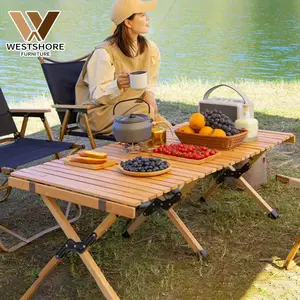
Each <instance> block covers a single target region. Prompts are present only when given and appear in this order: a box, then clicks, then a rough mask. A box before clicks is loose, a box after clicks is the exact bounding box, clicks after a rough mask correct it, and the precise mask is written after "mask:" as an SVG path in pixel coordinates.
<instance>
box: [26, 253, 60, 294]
mask: <svg viewBox="0 0 300 300" xmlns="http://www.w3.org/2000/svg"><path fill="white" fill-rule="evenodd" d="M61 261H62V259H57V258H56V257H55V256H53V257H52V258H51V260H50V261H49V262H48V263H47V265H46V266H45V267H44V268H43V269H42V271H41V272H40V273H39V275H38V278H37V279H36V280H35V282H34V283H33V284H32V286H31V287H30V288H29V289H28V290H27V291H26V293H25V294H24V295H23V296H22V297H21V300H27V299H30V298H31V297H32V295H33V294H34V293H35V292H36V290H37V289H38V287H39V286H40V284H41V283H42V282H43V281H44V280H45V279H46V277H47V276H48V275H49V274H50V273H51V272H52V271H53V270H54V269H55V267H56V266H57V265H58V264H59V263H60V262H61Z"/></svg>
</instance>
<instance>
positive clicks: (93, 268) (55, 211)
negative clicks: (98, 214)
mask: <svg viewBox="0 0 300 300" xmlns="http://www.w3.org/2000/svg"><path fill="white" fill-rule="evenodd" d="M42 198H43V200H44V202H45V204H46V206H47V207H48V209H49V210H50V212H51V213H52V215H53V216H54V218H55V219H56V221H57V223H58V224H59V225H60V227H61V228H62V230H63V231H64V233H65V235H66V236H67V237H68V238H69V239H72V240H73V241H74V242H77V243H79V242H81V240H80V238H79V236H78V235H77V233H76V232H75V230H74V229H73V227H72V226H71V225H70V224H69V222H68V220H67V218H66V217H65V215H64V214H63V212H62V211H61V209H60V207H59V206H58V205H57V203H56V201H55V199H53V198H51V197H46V196H42ZM116 220H117V216H116V215H114V214H109V215H108V216H107V217H106V218H105V220H104V221H103V222H102V223H101V224H100V225H99V226H98V227H97V228H96V229H95V231H94V234H95V235H96V239H99V238H100V237H101V235H103V234H104V233H105V231H106V230H107V229H108V228H109V227H110V226H111V225H112V224H113V223H114V222H115V221H116ZM88 250H89V247H88V248H87V249H86V250H85V251H84V252H83V253H79V256H80V258H81V259H82V261H83V262H84V264H85V265H86V267H87V269H88V270H89V272H90V273H91V275H92V276H93V278H94V279H95V281H96V283H97V285H98V287H99V288H100V290H101V292H102V293H103V295H104V296H105V297H106V298H107V299H119V297H118V295H117V294H116V292H115V291H114V290H113V288H112V287H111V286H110V284H109V283H108V281H107V280H106V278H105V276H104V275H103V273H102V272H101V270H100V268H99V267H98V265H97V264H96V262H95V261H94V259H93V258H92V256H91V254H90V253H89V251H88ZM61 260H62V259H61V258H57V257H56V256H55V257H53V258H52V259H51V260H50V261H49V263H48V264H47V265H46V266H45V267H44V269H43V270H42V271H41V273H40V275H39V278H38V279H37V280H36V281H35V282H34V284H33V285H32V286H31V287H30V288H29V290H28V291H27V292H26V293H25V294H24V296H23V297H22V300H25V299H29V298H30V297H31V296H32V295H33V293H34V292H35V291H36V290H37V288H38V286H39V285H40V283H41V282H42V281H43V280H44V279H45V277H46V276H47V275H48V274H49V273H50V272H51V271H52V270H53V269H54V268H55V267H56V266H57V265H58V263H59V262H60V261H61Z"/></svg>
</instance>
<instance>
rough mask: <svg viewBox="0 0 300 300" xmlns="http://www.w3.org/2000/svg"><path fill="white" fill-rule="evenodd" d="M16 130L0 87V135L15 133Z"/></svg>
mask: <svg viewBox="0 0 300 300" xmlns="http://www.w3.org/2000/svg"><path fill="white" fill-rule="evenodd" d="M17 132H18V129H17V127H16V124H15V122H14V119H13V118H12V116H11V114H10V112H9V108H8V105H7V103H6V100H5V97H4V95H3V92H2V89H1V88H0V136H4V135H9V134H12V133H13V134H15V133H17Z"/></svg>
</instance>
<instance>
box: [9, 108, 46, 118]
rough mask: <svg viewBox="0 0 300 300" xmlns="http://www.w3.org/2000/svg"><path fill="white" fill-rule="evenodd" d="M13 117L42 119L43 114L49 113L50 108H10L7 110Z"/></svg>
mask: <svg viewBox="0 0 300 300" xmlns="http://www.w3.org/2000/svg"><path fill="white" fill-rule="evenodd" d="M9 112H10V113H11V115H12V116H13V117H35V118H41V117H44V114H45V113H48V112H51V108H11V109H10V110H9Z"/></svg>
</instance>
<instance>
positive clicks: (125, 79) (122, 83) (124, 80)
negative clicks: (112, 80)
mask: <svg viewBox="0 0 300 300" xmlns="http://www.w3.org/2000/svg"><path fill="white" fill-rule="evenodd" d="M117 83H118V88H119V90H120V89H126V88H129V86H130V83H129V74H128V73H125V72H122V73H120V74H119V76H118V79H117Z"/></svg>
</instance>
